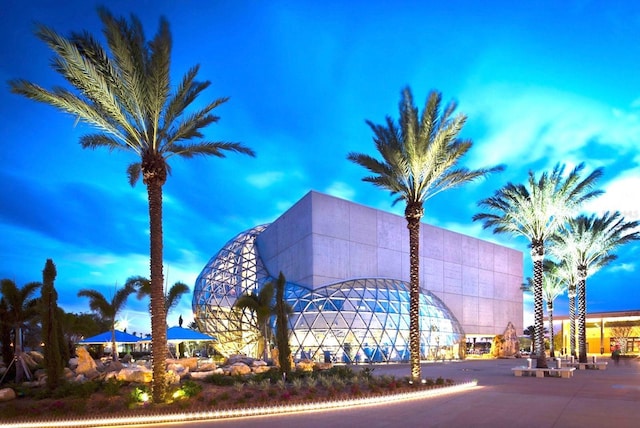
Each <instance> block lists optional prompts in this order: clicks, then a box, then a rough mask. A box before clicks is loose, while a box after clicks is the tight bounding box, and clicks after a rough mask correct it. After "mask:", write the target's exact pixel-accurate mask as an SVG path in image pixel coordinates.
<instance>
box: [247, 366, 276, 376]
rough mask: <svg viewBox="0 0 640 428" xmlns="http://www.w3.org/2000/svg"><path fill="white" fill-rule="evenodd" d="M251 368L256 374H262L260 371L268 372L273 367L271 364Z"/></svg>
mask: <svg viewBox="0 0 640 428" xmlns="http://www.w3.org/2000/svg"><path fill="white" fill-rule="evenodd" d="M251 370H252V371H253V373H255V374H260V373H264V372H268V371H269V370H271V367H269V366H257V367H253V368H252V369H251Z"/></svg>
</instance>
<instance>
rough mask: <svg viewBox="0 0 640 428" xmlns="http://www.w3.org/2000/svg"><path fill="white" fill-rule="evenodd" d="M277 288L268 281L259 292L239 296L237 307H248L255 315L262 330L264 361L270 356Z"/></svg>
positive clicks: (260, 330) (259, 329) (243, 308)
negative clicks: (274, 301) (271, 321)
mask: <svg viewBox="0 0 640 428" xmlns="http://www.w3.org/2000/svg"><path fill="white" fill-rule="evenodd" d="M274 293H275V288H274V284H273V282H268V283H266V284H264V285H263V286H262V288H261V289H260V291H259V292H257V293H256V292H255V290H254V291H252V292H251V293H249V294H243V295H242V296H240V297H238V299H237V300H236V302H235V304H234V305H233V306H234V307H235V308H237V309H240V310H245V309H248V310H249V311H251V312H252V313H253V315H254V317H252V318H253V319H254V320H255V323H256V326H255V327H256V328H257V329H258V331H259V332H260V335H261V336H262V340H263V347H262V354H263V358H264V361H267V359H268V358H269V341H270V339H271V327H270V323H269V321H270V319H271V316H272V315H274V304H273V297H274Z"/></svg>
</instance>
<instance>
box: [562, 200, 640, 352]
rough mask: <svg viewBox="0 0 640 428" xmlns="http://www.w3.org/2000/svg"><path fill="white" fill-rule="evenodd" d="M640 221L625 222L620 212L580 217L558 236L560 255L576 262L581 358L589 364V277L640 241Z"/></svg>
mask: <svg viewBox="0 0 640 428" xmlns="http://www.w3.org/2000/svg"><path fill="white" fill-rule="evenodd" d="M639 225H640V222H639V221H629V222H627V221H625V219H624V217H623V216H622V215H621V214H620V213H619V212H617V211H616V212H614V213H613V214H611V213H609V212H606V213H604V214H603V215H602V216H601V217H597V216H596V215H595V214H592V215H589V216H587V215H579V216H578V217H575V218H572V219H570V220H569V222H568V223H567V224H566V225H565V226H564V227H563V228H562V229H561V230H560V231H559V233H558V234H556V235H555V236H554V244H555V245H557V247H558V248H559V250H558V252H559V253H560V254H564V255H566V256H567V258H568V259H569V260H571V261H572V262H573V263H575V269H576V272H577V277H578V283H577V284H578V285H577V290H576V291H577V298H578V348H579V351H578V359H579V361H580V362H581V363H586V362H587V331H586V314H587V289H586V282H587V277H589V276H590V275H593V274H594V273H595V272H597V271H598V270H599V269H601V268H602V267H604V266H606V265H607V264H609V263H611V262H612V261H613V260H615V259H616V258H617V256H616V255H615V254H613V251H615V249H616V248H617V247H619V246H621V245H624V244H626V243H628V242H631V241H634V240H638V239H640V232H638V230H637V229H638V226H639Z"/></svg>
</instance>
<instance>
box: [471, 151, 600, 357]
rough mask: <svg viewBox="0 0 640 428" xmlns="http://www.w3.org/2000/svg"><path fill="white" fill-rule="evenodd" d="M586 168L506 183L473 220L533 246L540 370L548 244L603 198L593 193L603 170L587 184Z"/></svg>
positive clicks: (531, 175) (557, 169) (485, 201)
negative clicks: (589, 205)
mask: <svg viewBox="0 0 640 428" xmlns="http://www.w3.org/2000/svg"><path fill="white" fill-rule="evenodd" d="M583 169H584V164H580V165H578V166H577V167H575V168H574V169H573V170H572V171H571V172H570V173H569V174H568V175H567V176H566V177H565V176H564V166H560V165H559V164H558V165H556V166H555V167H554V168H553V170H552V171H551V173H548V172H544V173H542V174H541V176H540V179H538V180H536V177H535V174H534V173H533V172H532V171H530V172H529V179H528V181H527V183H526V184H512V183H507V184H506V185H505V186H504V187H502V188H501V189H498V190H497V191H496V193H495V194H494V196H492V197H490V198H487V199H483V200H482V201H480V202H479V205H480V206H481V207H484V208H487V209H488V210H489V211H490V212H486V213H479V214H476V215H474V216H473V220H482V221H483V227H484V228H485V229H486V228H493V232H494V233H510V234H513V235H516V236H518V235H519V236H523V237H525V238H526V239H527V240H529V242H530V245H531V259H532V260H533V281H534V290H533V299H534V327H535V329H536V336H535V341H534V343H535V353H536V357H537V367H540V368H546V367H547V356H546V353H545V350H544V313H543V297H542V284H543V280H542V278H543V261H544V256H545V242H546V241H547V240H548V239H549V238H550V237H551V236H552V235H553V234H554V233H555V232H556V231H557V230H558V228H559V227H560V226H562V224H563V223H564V222H565V221H567V219H569V218H570V217H572V216H573V215H575V214H576V212H577V211H578V209H579V208H580V206H581V205H582V204H583V203H584V202H586V201H588V200H590V199H593V198H595V197H596V196H598V195H600V194H601V193H602V192H601V191H597V190H592V188H593V186H594V185H595V182H596V181H597V179H598V178H599V177H600V176H601V175H602V169H596V170H594V171H593V172H592V173H591V174H589V175H588V176H587V177H586V178H585V179H584V180H581V177H580V174H581V173H582V170H583Z"/></svg>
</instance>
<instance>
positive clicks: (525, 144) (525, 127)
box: [463, 84, 640, 166]
mask: <svg viewBox="0 0 640 428" xmlns="http://www.w3.org/2000/svg"><path fill="white" fill-rule="evenodd" d="M463 98H464V99H465V100H466V102H465V104H464V112H465V113H466V114H467V115H468V116H469V117H470V118H472V120H473V121H474V122H478V123H481V124H482V126H483V127H484V129H483V130H482V132H480V134H482V135H480V136H479V137H478V136H476V137H475V138H474V139H475V140H476V142H478V143H479V144H477V145H476V146H474V150H473V151H472V152H470V156H471V157H472V163H473V164H479V165H486V164H499V163H506V164H521V163H522V161H523V160H526V162H527V163H529V164H533V163H535V162H537V161H544V162H547V163H549V164H555V163H556V162H559V161H561V162H563V163H574V164H577V163H579V162H581V161H582V160H584V159H585V156H584V150H585V149H588V147H587V146H588V145H589V143H590V142H592V141H594V140H595V141H600V142H601V143H602V144H604V145H606V146H609V148H611V147H613V148H615V149H617V150H620V151H621V152H625V151H629V152H631V151H632V148H633V147H637V144H638V143H640V120H639V118H638V114H637V113H636V112H635V111H633V110H631V109H630V110H626V111H625V110H623V109H620V108H617V107H614V106H610V105H607V104H604V103H601V102H598V101H596V100H594V99H590V98H587V97H583V96H580V95H577V94H573V93H568V92H563V91H561V90H557V89H551V88H545V87H535V86H534V87H531V86H522V85H507V84H488V85H484V86H479V87H474V88H473V89H470V90H468V91H467V93H466V94H464V95H463ZM476 135H477V134H476ZM633 153H634V154H635V153H636V152H635V151H633ZM618 154H620V153H618ZM609 156H610V153H609ZM597 166H600V165H597Z"/></svg>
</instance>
